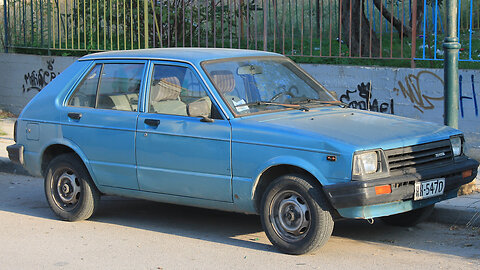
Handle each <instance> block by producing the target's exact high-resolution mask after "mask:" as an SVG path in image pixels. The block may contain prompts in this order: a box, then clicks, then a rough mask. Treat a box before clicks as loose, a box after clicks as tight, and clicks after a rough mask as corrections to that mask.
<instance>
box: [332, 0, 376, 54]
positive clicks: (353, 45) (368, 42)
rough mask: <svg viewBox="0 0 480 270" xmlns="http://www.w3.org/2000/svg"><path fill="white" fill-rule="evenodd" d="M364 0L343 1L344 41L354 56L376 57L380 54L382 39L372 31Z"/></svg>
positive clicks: (342, 22)
mask: <svg viewBox="0 0 480 270" xmlns="http://www.w3.org/2000/svg"><path fill="white" fill-rule="evenodd" d="M364 2H365V0H342V1H341V6H340V8H341V9H342V10H341V16H342V18H341V24H342V41H343V42H344V43H346V44H347V46H348V47H349V48H350V51H351V53H352V56H364V57H376V56H379V55H380V40H379V39H378V37H377V35H376V34H375V33H374V32H373V31H372V32H371V33H370V22H369V21H368V19H367V17H366V16H365V14H364V12H363V9H364V8H363V7H364ZM350 12H351V13H350ZM350 14H351V17H350ZM350 22H351V25H350ZM339 42H341V41H339Z"/></svg>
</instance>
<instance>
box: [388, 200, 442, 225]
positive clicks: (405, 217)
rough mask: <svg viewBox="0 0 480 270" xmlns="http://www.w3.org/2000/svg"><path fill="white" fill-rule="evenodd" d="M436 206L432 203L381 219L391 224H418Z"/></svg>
mask: <svg viewBox="0 0 480 270" xmlns="http://www.w3.org/2000/svg"><path fill="white" fill-rule="evenodd" d="M434 207H435V204H432V205H429V206H426V207H423V208H418V209H415V210H411V211H408V212H405V213H400V214H395V215H391V216H386V217H381V218H380V219H381V220H382V221H383V222H385V223H387V224H389V225H393V226H401V227H411V226H415V225H417V224H418V223H420V222H422V221H425V220H426V219H427V218H428V217H429V216H430V215H431V214H432V212H433V208H434Z"/></svg>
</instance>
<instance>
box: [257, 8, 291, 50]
mask: <svg viewBox="0 0 480 270" xmlns="http://www.w3.org/2000/svg"><path fill="white" fill-rule="evenodd" d="M255 48H256V44H255ZM282 54H285V0H282Z"/></svg>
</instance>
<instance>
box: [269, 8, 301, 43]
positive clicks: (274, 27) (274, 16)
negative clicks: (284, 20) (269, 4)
mask: <svg viewBox="0 0 480 270" xmlns="http://www.w3.org/2000/svg"><path fill="white" fill-rule="evenodd" d="M302 5H303V0H302ZM302 17H303V14H302ZM277 20H278V18H277V0H273V51H275V50H276V47H277Z"/></svg>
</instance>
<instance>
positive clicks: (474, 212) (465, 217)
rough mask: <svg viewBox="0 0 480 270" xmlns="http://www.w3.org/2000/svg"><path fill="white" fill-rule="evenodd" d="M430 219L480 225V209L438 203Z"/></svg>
mask: <svg viewBox="0 0 480 270" xmlns="http://www.w3.org/2000/svg"><path fill="white" fill-rule="evenodd" d="M453 200H455V199H453ZM428 220H429V221H433V222H438V223H443V224H447V225H460V226H467V227H480V210H479V209H478V208H473V207H472V208H470V207H460V206H446V205H436V206H435V209H434V210H433V213H432V215H431V216H430V218H429V219H428Z"/></svg>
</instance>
